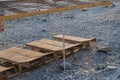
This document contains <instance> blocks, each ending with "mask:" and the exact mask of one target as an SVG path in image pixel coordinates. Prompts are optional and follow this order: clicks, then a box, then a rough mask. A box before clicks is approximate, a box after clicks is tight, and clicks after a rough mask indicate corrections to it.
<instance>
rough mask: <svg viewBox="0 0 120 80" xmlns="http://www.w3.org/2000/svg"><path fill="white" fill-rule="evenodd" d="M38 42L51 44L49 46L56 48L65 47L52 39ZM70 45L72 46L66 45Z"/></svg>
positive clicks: (66, 44)
mask: <svg viewBox="0 0 120 80" xmlns="http://www.w3.org/2000/svg"><path fill="white" fill-rule="evenodd" d="M38 42H40V43H45V44H49V45H54V46H59V47H62V46H63V42H60V41H56V40H51V39H41V40H39V41H38ZM68 45H71V44H69V43H65V46H68Z"/></svg>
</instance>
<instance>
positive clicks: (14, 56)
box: [0, 47, 48, 72]
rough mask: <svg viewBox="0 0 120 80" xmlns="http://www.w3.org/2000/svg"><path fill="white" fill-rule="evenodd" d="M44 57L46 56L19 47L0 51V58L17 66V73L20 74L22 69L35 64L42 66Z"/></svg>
mask: <svg viewBox="0 0 120 80" xmlns="http://www.w3.org/2000/svg"><path fill="white" fill-rule="evenodd" d="M46 55H48V54H44V53H41V52H37V51H32V50H27V49H22V48H19V47H12V48H9V49H5V50H3V51H0V58H2V59H4V60H6V61H8V62H10V63H12V64H15V65H17V68H18V70H19V72H22V71H23V68H30V67H32V66H35V65H37V64H43V63H44V61H43V60H42V58H43V57H45V56H46Z"/></svg>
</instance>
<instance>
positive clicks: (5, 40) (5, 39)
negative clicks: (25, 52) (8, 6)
mask: <svg viewBox="0 0 120 80" xmlns="http://www.w3.org/2000/svg"><path fill="white" fill-rule="evenodd" d="M6 35H7V34H6V21H4V49H6V48H7V38H6Z"/></svg>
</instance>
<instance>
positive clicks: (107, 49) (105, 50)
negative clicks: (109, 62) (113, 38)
mask: <svg viewBox="0 0 120 80" xmlns="http://www.w3.org/2000/svg"><path fill="white" fill-rule="evenodd" d="M97 51H98V52H109V51H110V50H109V48H108V47H106V46H97Z"/></svg>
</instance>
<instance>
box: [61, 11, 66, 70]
mask: <svg viewBox="0 0 120 80" xmlns="http://www.w3.org/2000/svg"><path fill="white" fill-rule="evenodd" d="M64 16H65V14H64V12H63V17H62V18H63V19H64ZM64 27H65V24H63V25H62V28H63V30H62V33H63V65H64V71H65V69H66V65H65V63H66V60H65V59H66V58H65V54H66V53H65V32H64Z"/></svg>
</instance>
